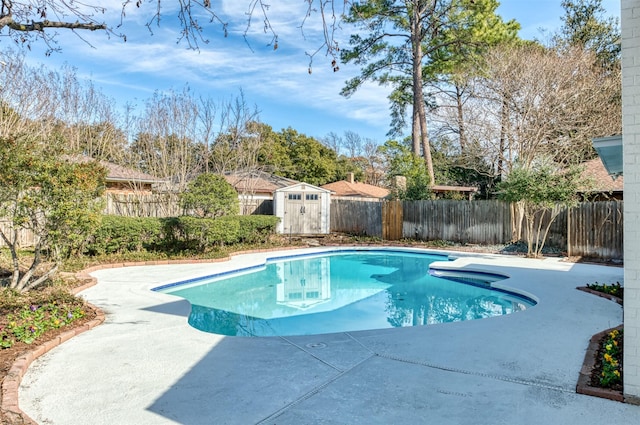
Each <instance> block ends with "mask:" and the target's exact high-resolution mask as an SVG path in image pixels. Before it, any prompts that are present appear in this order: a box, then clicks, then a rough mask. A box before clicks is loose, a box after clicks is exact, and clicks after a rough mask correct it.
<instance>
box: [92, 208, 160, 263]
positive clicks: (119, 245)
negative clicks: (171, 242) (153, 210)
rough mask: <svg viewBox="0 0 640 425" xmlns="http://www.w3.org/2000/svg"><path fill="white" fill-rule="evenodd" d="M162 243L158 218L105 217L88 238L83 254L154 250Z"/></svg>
mask: <svg viewBox="0 0 640 425" xmlns="http://www.w3.org/2000/svg"><path fill="white" fill-rule="evenodd" d="M163 243H164V237H163V226H162V222H161V221H160V220H159V219H158V218H153V217H120V216H112V215H107V216H104V217H103V218H102V223H101V225H100V226H99V227H98V228H97V229H96V231H95V232H94V234H93V236H92V237H91V238H90V241H89V243H88V244H87V247H86V250H85V252H86V253H87V254H89V255H104V254H119V253H123V252H139V251H142V250H154V249H156V248H157V247H159V246H160V245H162V244H163Z"/></svg>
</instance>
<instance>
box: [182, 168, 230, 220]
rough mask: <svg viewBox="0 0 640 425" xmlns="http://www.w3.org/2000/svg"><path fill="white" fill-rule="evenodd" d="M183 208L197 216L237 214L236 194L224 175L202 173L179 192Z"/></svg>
mask: <svg viewBox="0 0 640 425" xmlns="http://www.w3.org/2000/svg"><path fill="white" fill-rule="evenodd" d="M180 202H181V203H182V206H183V208H184V209H185V210H188V211H193V213H194V214H195V215H196V216H198V217H221V216H223V215H233V214H238V211H239V208H240V207H239V201H238V194H237V193H236V191H235V189H234V188H233V186H231V185H230V184H229V183H227V181H226V180H225V179H224V177H222V176H220V175H217V174H211V173H203V174H200V175H199V176H198V177H196V179H195V180H193V181H191V182H190V183H189V185H188V186H187V190H186V191H185V192H183V193H181V194H180Z"/></svg>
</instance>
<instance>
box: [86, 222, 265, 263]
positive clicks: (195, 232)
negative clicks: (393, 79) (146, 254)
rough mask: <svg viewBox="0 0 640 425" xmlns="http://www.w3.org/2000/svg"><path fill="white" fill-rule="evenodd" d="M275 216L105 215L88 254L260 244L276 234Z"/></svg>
mask: <svg viewBox="0 0 640 425" xmlns="http://www.w3.org/2000/svg"><path fill="white" fill-rule="evenodd" d="M277 223H278V218H277V217H274V216H225V217H218V218H199V217H171V218H154V217H143V218H134V217H117V216H105V217H104V219H103V220H102V225H101V226H100V227H99V228H98V229H97V230H96V232H95V234H94V236H93V237H92V238H91V241H90V242H89V243H88V245H87V249H86V251H85V253H86V254H87V255H94V256H95V255H110V254H123V253H127V252H143V251H155V252H166V253H172V252H177V251H183V250H187V251H192V252H206V251H209V250H211V249H213V248H215V247H220V246H226V245H233V244H238V243H262V242H265V241H266V239H267V238H268V236H269V235H271V234H273V233H274V232H275V226H276V224H277Z"/></svg>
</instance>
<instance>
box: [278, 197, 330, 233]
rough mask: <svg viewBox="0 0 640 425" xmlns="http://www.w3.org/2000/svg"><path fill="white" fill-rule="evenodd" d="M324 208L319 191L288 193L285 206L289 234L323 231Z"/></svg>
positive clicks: (285, 227) (285, 225) (286, 225)
mask: <svg viewBox="0 0 640 425" xmlns="http://www.w3.org/2000/svg"><path fill="white" fill-rule="evenodd" d="M321 224H322V208H321V202H320V195H319V194H317V193H304V192H296V193H293V192H292V193H288V194H287V196H286V199H285V207H284V231H285V233H289V234H318V233H321V232H320V230H321Z"/></svg>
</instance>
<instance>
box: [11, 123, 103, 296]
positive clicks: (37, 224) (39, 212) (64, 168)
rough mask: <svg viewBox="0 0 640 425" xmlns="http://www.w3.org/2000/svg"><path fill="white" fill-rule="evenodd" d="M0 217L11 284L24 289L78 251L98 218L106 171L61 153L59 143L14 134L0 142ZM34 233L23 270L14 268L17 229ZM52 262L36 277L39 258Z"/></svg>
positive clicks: (18, 259)
mask: <svg viewBox="0 0 640 425" xmlns="http://www.w3.org/2000/svg"><path fill="white" fill-rule="evenodd" d="M0 163H1V164H2V167H0V216H1V217H5V218H7V219H8V224H9V226H8V228H4V230H0V237H2V239H3V240H4V242H5V244H6V245H7V246H8V247H9V250H10V252H11V255H12V258H13V260H14V261H13V264H14V268H13V271H12V278H11V282H10V287H11V288H15V289H18V290H27V289H30V288H32V287H34V286H37V285H39V284H40V283H42V282H43V281H45V280H46V279H47V278H48V276H49V275H50V274H53V273H55V270H56V269H57V264H58V263H59V262H60V261H61V260H62V259H64V258H65V257H68V256H69V255H72V254H74V253H77V252H78V251H79V250H80V249H81V248H82V245H83V243H84V241H85V238H86V237H87V235H88V234H89V232H90V231H91V230H92V229H95V228H96V227H97V224H98V223H99V221H100V214H99V212H100V210H101V209H102V200H101V198H100V196H101V195H102V192H103V190H104V179H105V176H106V170H105V169H104V168H103V167H102V166H100V165H99V164H98V163H97V162H95V161H86V162H83V161H75V160H71V159H69V157H67V156H66V155H65V146H64V141H62V140H57V139H53V140H38V139H35V138H33V137H31V136H29V135H17V136H15V137H14V136H11V137H8V138H3V139H2V140H0ZM20 229H28V230H31V231H32V232H33V233H34V234H35V235H36V236H37V241H38V242H37V243H36V245H35V247H34V256H33V261H32V263H31V266H30V267H29V268H28V270H27V271H26V272H25V271H22V270H20V268H19V262H20V251H19V250H18V239H17V237H16V235H17V232H18V230H20ZM45 255H47V256H48V259H50V260H52V261H53V262H54V263H55V264H56V266H54V267H50V268H49V269H48V271H46V272H45V273H44V274H41V275H39V276H36V275H35V271H36V269H37V268H38V267H39V266H41V264H42V262H43V260H44V258H43V257H44V256H45Z"/></svg>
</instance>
